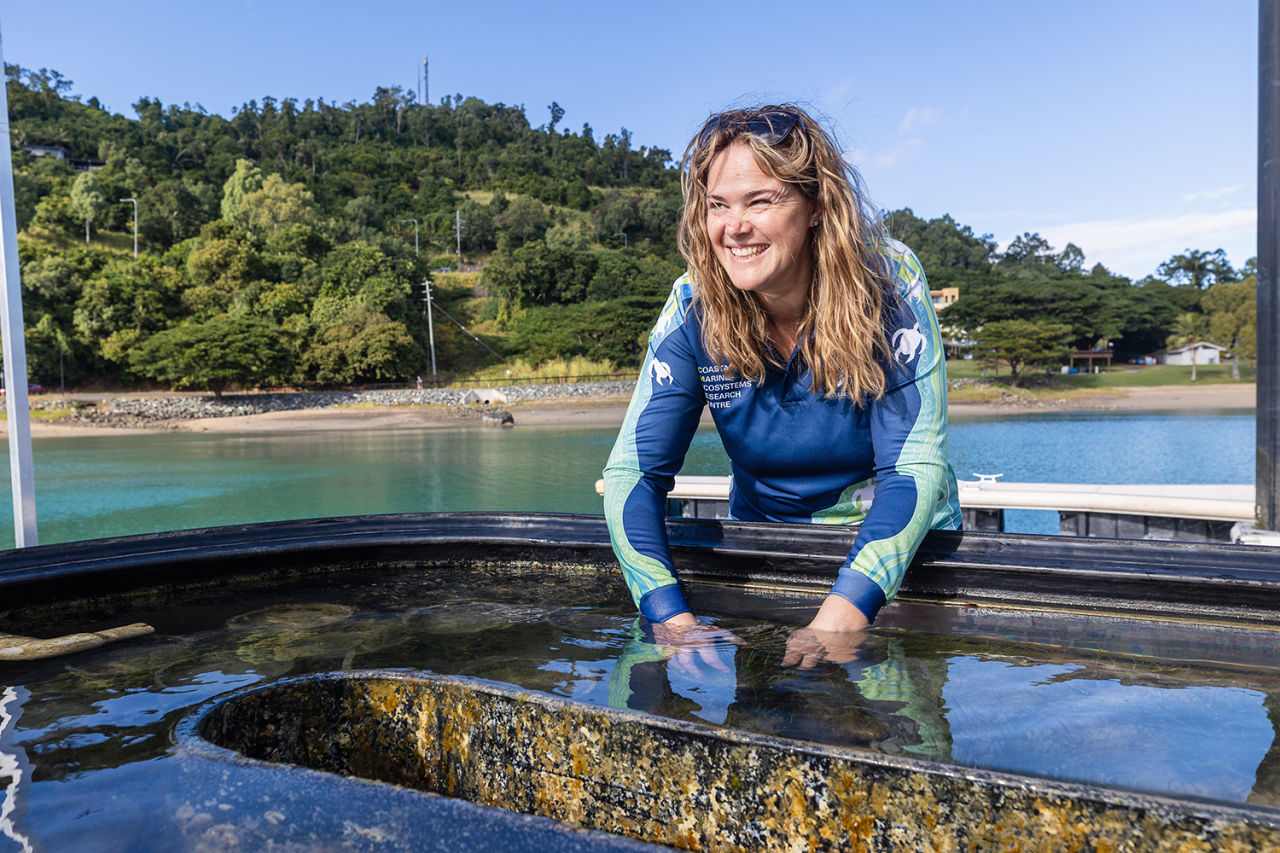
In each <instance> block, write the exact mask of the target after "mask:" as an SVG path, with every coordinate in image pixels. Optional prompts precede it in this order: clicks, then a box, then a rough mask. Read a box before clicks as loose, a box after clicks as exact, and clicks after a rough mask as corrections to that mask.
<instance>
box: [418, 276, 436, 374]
mask: <svg viewBox="0 0 1280 853" xmlns="http://www.w3.org/2000/svg"><path fill="white" fill-rule="evenodd" d="M422 287H423V289H424V293H423V299H425V300H426V302H427V337H428V338H430V340H431V387H432V388H434V387H436V385H437V382H436V327H435V322H434V321H433V320H432V317H431V279H427V280H426V281H424V282H423V283H422Z"/></svg>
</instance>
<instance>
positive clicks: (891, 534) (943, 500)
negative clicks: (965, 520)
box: [812, 244, 960, 630]
mask: <svg viewBox="0 0 1280 853" xmlns="http://www.w3.org/2000/svg"><path fill="white" fill-rule="evenodd" d="M890 259H891V261H893V263H894V269H895V271H896V273H897V278H898V283H899V297H900V298H899V301H898V303H897V304H896V305H891V306H890V315H889V316H890V317H891V318H892V322H891V323H890V324H889V325H890V328H889V332H888V334H889V343H890V347H891V348H892V354H891V360H892V363H891V365H889V367H888V369H887V370H886V376H885V379H886V381H887V383H888V388H887V390H886V391H885V394H884V396H883V397H881V398H880V399H879V400H870V401H868V403H867V405H868V407H869V414H870V418H871V440H872V451H873V454H874V459H875V492H874V496H873V498H872V501H871V507H870V509H869V510H868V512H867V517H866V519H865V520H864V521H863V522H862V527H861V528H860V529H859V531H858V535H857V538H856V539H855V540H854V543H853V548H852V549H851V550H850V551H849V555H848V557H847V558H846V560H845V563H844V565H843V566H842V567H841V568H840V574H839V576H838V578H837V580H836V583H835V585H834V587H833V588H832V590H831V592H832V595H830V596H828V598H827V602H826V603H824V604H823V607H822V609H821V610H820V611H819V615H818V618H817V619H815V620H814V624H813V626H812V627H814V628H817V629H826V630H857V629H858V628H860V627H863V626H864V625H865V623H866V622H870V621H872V620H874V619H875V616H876V613H877V612H878V611H879V610H880V608H881V607H882V606H884V604H885V603H886V602H887V601H888V600H890V599H891V598H893V596H894V594H895V593H896V592H897V591H898V586H899V585H900V584H901V583H902V577H903V575H904V574H905V573H906V570H907V566H908V565H910V563H911V559H912V558H913V557H914V556H915V553H916V549H917V548H918V547H919V546H920V542H921V540H922V539H924V535H925V533H927V532H928V531H929V530H931V529H933V528H937V527H948V528H955V527H958V526H959V523H960V506H959V502H958V500H957V498H956V488H955V475H954V474H953V473H952V472H951V466H950V464H949V463H948V461H947V380H946V366H945V359H944V354H943V349H942V346H943V344H942V333H941V331H940V330H939V328H938V319H937V316H936V315H935V314H934V311H933V305H932V303H931V301H930V298H929V287H928V284H927V283H926V282H925V279H924V274H923V272H922V271H921V270H920V265H919V261H917V260H916V258H915V256H914V255H912V254H911V251H910V250H909V249H907V248H906V247H905V246H902V245H901V244H896V245H891V246H890ZM836 599H840V600H836ZM848 605H852V607H849V606H848ZM852 611H856V613H855V612H852ZM859 616H861V617H864V618H865V622H863V623H862V624H858V623H859V622H860V620H859V618H858V617H859Z"/></svg>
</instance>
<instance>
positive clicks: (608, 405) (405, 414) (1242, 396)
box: [0, 384, 1256, 438]
mask: <svg viewBox="0 0 1280 853" xmlns="http://www.w3.org/2000/svg"><path fill="white" fill-rule="evenodd" d="M1255 393H1256V391H1255V386H1253V385H1244V384H1241V385H1197V386H1191V385H1185V386H1184V385H1176V386H1159V387H1134V388H1117V389H1113V390H1110V391H1107V392H1098V393H1092V394H1087V395H1076V396H1071V397H1064V398H1061V399H1047V400H1037V401H1035V402H1024V401H1011V400H1005V401H995V402H982V403H952V404H951V406H950V414H951V416H952V417H954V418H964V417H980V416H986V415H1017V414H1037V413H1039V414H1042V413H1045V412H1073V411H1078V412H1106V411H1114V412H1124V411H1132V412H1151V411H1186V412H1191V411H1209V410H1214V409H1234V410H1251V409H1253V408H1254V406H1255ZM626 408H627V398H626V397H625V396H616V397H606V398H599V399H592V400H582V399H574V400H545V401H538V402H528V403H514V404H510V405H507V406H505V407H504V410H505V411H508V412H510V413H511V415H512V417H513V418H514V420H515V423H516V426H518V427H519V426H533V427H539V426H557V427H566V426H619V425H621V423H622V418H623V416H624V414H625V413H626ZM490 411H492V410H490ZM704 420H706V421H708V422H709V420H710V417H709V415H704ZM483 426H484V424H483V418H482V411H481V410H477V409H467V408H464V407H455V406H378V407H373V406H371V407H350V408H327V409H302V410H296V411H284V412H268V413H266V414H260V415H239V416H233V417H224V418H198V419H193V420H185V421H177V422H171V423H169V424H164V425H157V427H155V428H148V427H131V428H113V427H104V426H76V425H65V426H64V425H60V424H50V423H43V422H40V421H38V420H36V421H33V422H32V424H31V434H32V436H33V437H36V438H52V437H57V436H67V437H85V436H101V435H120V434H122V433H138V434H146V433H150V432H173V431H174V430H177V431H180V432H208V433H284V432H306V431H315V430H360V429H379V430H387V429H392V430H420V429H459V428H472V427H483ZM488 428H492V427H488ZM0 432H5V431H0Z"/></svg>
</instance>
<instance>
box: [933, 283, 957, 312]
mask: <svg viewBox="0 0 1280 853" xmlns="http://www.w3.org/2000/svg"><path fill="white" fill-rule="evenodd" d="M929 298H930V299H931V300H932V301H933V310H934V311H941V310H942V309H943V308H946V307H947V306H948V305H950V304H951V303H953V302H955V301H956V300H957V299H959V298H960V288H958V287H944V288H942V289H941V290H930V291H929Z"/></svg>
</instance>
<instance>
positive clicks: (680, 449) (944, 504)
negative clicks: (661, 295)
mask: <svg viewBox="0 0 1280 853" xmlns="http://www.w3.org/2000/svg"><path fill="white" fill-rule="evenodd" d="M882 256H883V258H884V260H885V261H886V263H887V264H888V267H889V270H890V271H891V273H892V277H893V279H894V280H895V281H896V284H897V287H896V296H894V297H893V298H891V299H889V300H888V303H887V308H886V325H885V329H886V333H887V334H888V337H889V343H890V346H891V347H892V357H891V359H890V361H889V363H887V364H885V379H886V390H885V393H884V396H883V397H881V398H880V399H879V400H876V399H873V398H867V399H865V400H863V401H862V405H855V404H854V403H853V402H852V401H850V400H849V399H848V398H837V399H829V398H824V397H823V396H822V395H821V394H820V393H816V392H814V391H813V390H811V381H810V373H809V370H808V368H807V367H806V366H805V365H804V364H803V363H801V361H800V360H799V359H798V358H797V357H796V354H794V353H793V354H792V356H791V358H790V360H789V361H788V363H787V364H786V366H785V368H778V367H776V366H772V365H771V366H769V367H768V368H767V370H766V375H765V379H764V381H763V382H762V383H761V384H755V383H752V382H749V381H743V380H741V379H739V378H737V377H734V376H730V375H727V374H726V372H725V370H724V369H723V368H722V367H721V366H720V365H718V364H716V363H715V362H713V361H712V360H711V358H710V357H709V356H708V355H707V352H706V349H705V348H704V347H703V343H702V332H701V327H700V322H699V313H700V312H699V309H698V307H697V305H696V304H695V302H694V298H693V296H694V292H693V283H692V281H691V279H690V277H689V276H688V275H685V276H683V277H681V278H680V279H678V280H677V281H676V283H675V285H674V286H673V288H672V291H671V296H670V297H669V298H668V300H667V303H666V305H665V307H664V308H663V309H662V314H661V315H660V316H659V318H658V322H657V324H656V325H655V327H654V329H653V332H652V333H651V334H650V335H649V351H648V355H647V356H646V358H645V361H644V366H643V368H642V369H641V371H640V378H639V380H638V381H637V382H636V388H635V392H634V394H633V395H632V398H631V404H630V406H629V407H628V409H627V415H626V418H625V420H624V422H623V425H622V430H621V432H620V433H619V435H618V440H617V442H616V443H615V444H614V447H613V452H612V453H611V454H610V455H609V461H608V464H607V465H606V467H605V471H604V480H605V497H604V507H605V516H606V519H607V521H608V524H609V535H610V538H611V539H612V542H613V549H614V552H615V553H616V554H617V556H618V560H619V562H620V563H621V564H622V570H623V574H624V575H625V577H626V580H627V585H628V587H629V588H630V590H631V595H632V597H633V598H634V599H635V601H636V604H637V606H638V607H639V608H640V611H641V613H643V614H644V615H645V616H646V617H647V618H649V619H650V620H652V621H655V622H660V621H664V620H666V619H669V618H671V617H672V616H675V615H676V614H678V613H682V612H684V611H687V610H688V609H689V607H688V605H687V604H686V603H685V600H684V594H683V593H682V592H681V590H680V585H679V583H678V581H677V580H676V577H675V573H674V571H673V569H672V563H671V555H670V549H669V548H668V545H667V535H666V525H665V515H666V513H665V509H666V496H667V493H668V492H669V491H670V490H671V487H672V485H673V482H674V477H675V475H676V473H677V472H678V471H679V470H680V467H681V465H682V464H683V463H684V455H685V452H686V451H687V450H688V448H689V442H690V441H691V440H692V438H693V434H694V431H695V430H696V429H697V427H698V421H699V419H700V417H701V414H702V409H703V407H704V406H706V407H709V408H710V409H711V416H712V418H713V419H714V421H715V424H716V428H717V429H718V430H719V432H720V438H721V440H722V441H723V443H724V447H725V450H726V452H727V453H728V454H729V459H730V462H731V464H732V474H733V484H732V488H731V489H730V498H729V508H730V514H731V515H732V516H733V518H735V519H738V520H743V521H784V522H804V523H812V524H859V523H860V524H861V527H860V528H859V530H858V535H857V537H856V539H855V540H854V543H853V547H852V549H850V551H849V555H848V557H847V558H846V559H845V561H844V565H843V566H841V568H840V571H839V574H838V575H837V578H836V581H835V585H834V586H833V587H832V592H834V593H835V594H837V595H840V596H841V597H843V598H845V599H846V600H848V601H849V602H850V603H852V604H853V605H854V606H856V607H857V608H858V609H859V610H861V611H862V612H863V614H865V615H866V616H867V618H868V619H874V618H875V615H876V613H877V612H878V611H879V610H880V608H881V607H882V606H883V605H884V604H885V602H886V601H888V600H889V599H891V598H892V597H893V595H894V593H896V592H897V590H898V586H899V584H900V583H901V582H902V576H903V574H904V573H905V572H906V569H907V566H908V564H910V562H911V558H912V557H913V556H914V555H915V552H916V548H918V547H919V545H920V541H921V539H923V538H924V534H925V533H926V532H927V531H928V530H931V529H957V528H958V527H959V526H960V504H959V499H958V493H957V489H956V479H955V474H954V473H953V472H952V470H951V466H950V464H949V463H948V461H947V386H946V370H945V366H944V358H943V351H942V336H941V333H940V332H939V330H938V320H937V317H936V316H935V314H934V311H933V305H932V303H931V301H930V298H929V288H928V284H927V283H926V281H925V277H924V272H923V271H922V270H921V268H920V262H919V261H918V260H917V259H916V257H915V255H914V254H912V252H911V250H910V249H908V248H907V247H906V246H904V245H902V244H901V243H899V242H897V241H893V240H889V241H886V242H885V244H884V246H883V248H882Z"/></svg>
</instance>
